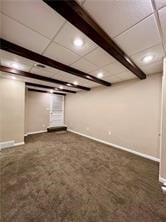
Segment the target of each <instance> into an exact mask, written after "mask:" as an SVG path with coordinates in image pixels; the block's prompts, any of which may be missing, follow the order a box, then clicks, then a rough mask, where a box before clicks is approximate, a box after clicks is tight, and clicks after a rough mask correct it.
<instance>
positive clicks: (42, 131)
mask: <svg viewBox="0 0 166 222" xmlns="http://www.w3.org/2000/svg"><path fill="white" fill-rule="evenodd" d="M46 132H47V130H39V131H34V132H29V133H25V134H24V136H28V135H32V134H38V133H46Z"/></svg>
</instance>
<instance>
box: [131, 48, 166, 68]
mask: <svg viewBox="0 0 166 222" xmlns="http://www.w3.org/2000/svg"><path fill="white" fill-rule="evenodd" d="M149 55H151V56H153V59H152V61H151V62H150V63H153V62H156V61H162V59H163V57H164V50H163V47H162V45H157V46H154V47H152V48H149V49H146V50H144V51H141V52H139V53H137V54H135V55H133V56H131V58H132V60H133V61H134V62H135V64H137V65H138V66H144V65H149V64H144V62H143V59H144V57H145V56H149Z"/></svg>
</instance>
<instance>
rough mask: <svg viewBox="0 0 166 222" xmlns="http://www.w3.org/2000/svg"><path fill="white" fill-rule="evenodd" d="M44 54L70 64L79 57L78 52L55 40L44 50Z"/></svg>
mask: <svg viewBox="0 0 166 222" xmlns="http://www.w3.org/2000/svg"><path fill="white" fill-rule="evenodd" d="M44 55H45V56H47V57H49V58H51V59H55V60H57V61H59V62H61V63H64V64H66V65H69V64H71V63H73V62H75V61H76V60H78V59H79V56H78V55H77V54H75V53H74V52H72V51H71V50H69V49H66V48H64V47H63V46H60V45H58V44H56V43H55V42H52V43H51V45H49V47H48V48H47V49H46V51H45V52H44Z"/></svg>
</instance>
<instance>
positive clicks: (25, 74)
mask: <svg viewBox="0 0 166 222" xmlns="http://www.w3.org/2000/svg"><path fill="white" fill-rule="evenodd" d="M0 70H1V71H3V72H7V73H12V74H14V75H18V76H21V77H26V78H31V79H36V80H41V81H45V82H51V83H56V84H60V85H64V86H68V87H74V88H77V89H83V90H87V91H89V90H90V88H88V87H85V86H80V85H77V86H76V85H74V84H73V83H69V82H64V81H61V80H58V79H52V78H49V77H45V76H40V75H37V74H34V73H29V72H25V71H21V70H18V69H13V68H9V67H6V66H1V65H0Z"/></svg>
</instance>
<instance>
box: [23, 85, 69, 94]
mask: <svg viewBox="0 0 166 222" xmlns="http://www.w3.org/2000/svg"><path fill="white" fill-rule="evenodd" d="M26 88H28V89H36V90H43V91H47V92H48V93H50V89H48V88H45V87H42V86H41V87H36V86H26ZM54 88H55V86H54V87H53V90H54V92H55V93H63V94H67V92H63V91H60V90H56V88H55V89H54Z"/></svg>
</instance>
